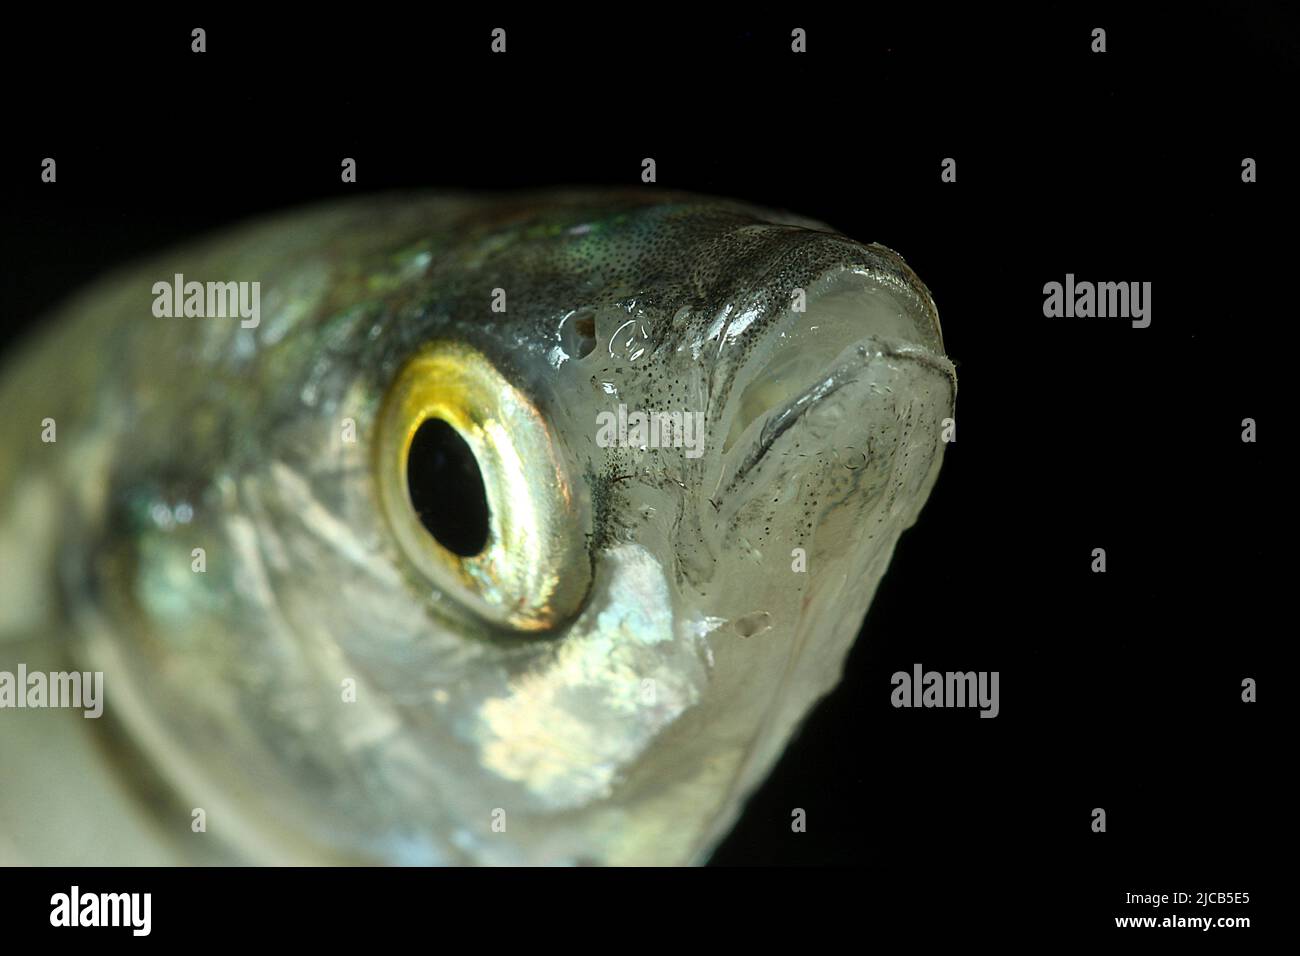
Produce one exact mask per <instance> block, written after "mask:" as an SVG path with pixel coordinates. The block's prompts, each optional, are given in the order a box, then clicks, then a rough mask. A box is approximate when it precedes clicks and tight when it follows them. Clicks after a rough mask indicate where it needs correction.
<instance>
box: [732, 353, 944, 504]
mask: <svg viewBox="0 0 1300 956" xmlns="http://www.w3.org/2000/svg"><path fill="white" fill-rule="evenodd" d="M849 352H851V353H852V355H853V358H851V359H849V360H843V355H844V354H846V353H849ZM846 353H841V360H840V361H838V362H837V363H836V364H835V365H834V366H833V367H832V368H831V369H830V370H828V371H827V372H826V373H825V375H823V376H821V377H819V379H818V380H817V381H815V382H813V384H811V385H809V386H808V387H807V388H806V389H804V391H803V392H801V393H800V394H799V395H798V396H797V397H795V398H794V399H791V400H790V401H788V402H786V403H785V404H784V405H783V406H781V407H780V409H779V410H777V411H775V412H771V413H769V414H768V416H767V418H766V421H764V423H763V428H762V430H761V431H760V432H759V438H758V441H757V442H755V443H753V444H752V445H751V446H750V447H749V450H748V453H747V454H746V455H745V457H744V458H742V459H741V461H740V464H739V465H737V466H736V469H735V471H734V472H733V473H732V474H731V477H730V479H729V480H728V481H727V482H726V483H727V484H728V485H730V484H733V483H735V482H737V481H742V480H744V478H745V476H746V475H747V474H748V473H749V471H750V470H751V469H752V468H753V467H754V466H756V465H757V464H758V463H759V462H760V461H761V460H762V459H763V456H765V455H766V454H767V453H768V451H769V450H770V449H771V448H772V446H773V445H774V444H775V443H776V440H777V439H778V438H780V437H781V436H782V435H784V434H785V433H786V432H787V431H789V430H790V429H791V428H792V427H794V425H795V424H797V423H798V422H799V421H800V420H801V419H802V418H803V417H804V416H805V415H807V414H808V413H809V412H810V411H812V410H813V409H814V408H816V407H817V406H818V405H820V404H822V403H823V402H825V401H826V400H827V399H828V398H829V397H830V396H832V395H834V394H835V393H836V392H838V391H840V390H841V389H843V388H846V387H848V386H850V385H853V384H855V383H856V382H858V381H860V380H861V377H862V373H863V372H864V371H866V370H867V369H868V368H869V367H870V366H871V365H872V364H873V363H875V362H877V361H880V360H888V359H893V360H899V361H906V362H915V363H917V364H919V365H922V366H925V367H927V368H930V369H933V370H935V371H937V372H940V373H942V374H943V375H944V376H946V377H947V379H948V382H949V384H950V385H951V387H952V394H953V399H954V401H955V400H956V396H957V371H956V368H955V367H954V365H953V363H952V361H951V360H949V359H948V357H947V356H945V355H938V354H935V353H934V352H932V351H930V350H929V349H927V348H925V347H924V346H920V345H915V344H912V343H908V342H895V341H890V340H887V339H880V338H877V337H876V336H866V337H864V338H862V339H860V340H859V341H858V342H856V343H855V344H853V345H851V346H850V347H849V349H848V350H846Z"/></svg>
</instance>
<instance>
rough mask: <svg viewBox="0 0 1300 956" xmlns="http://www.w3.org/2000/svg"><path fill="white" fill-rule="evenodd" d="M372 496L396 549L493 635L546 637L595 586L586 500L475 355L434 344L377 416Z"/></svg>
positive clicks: (542, 431) (525, 404)
mask: <svg viewBox="0 0 1300 956" xmlns="http://www.w3.org/2000/svg"><path fill="white" fill-rule="evenodd" d="M375 467H376V484H377V488H378V492H379V498H380V503H381V507H382V508H383V511H384V514H385V517H386V518H387V520H388V524H389V527H390V528H391V529H392V531H393V534H394V537H395V538H396V539H397V543H398V546H399V549H400V550H401V552H402V553H403V555H404V556H405V558H406V559H407V560H408V561H409V562H410V564H411V565H413V566H414V569H415V571H416V572H417V573H419V574H421V575H423V576H424V577H425V578H426V579H427V580H428V582H429V583H430V584H432V585H433V587H434V588H435V589H436V591H437V592H438V593H439V595H444V596H448V597H450V598H452V599H453V601H454V603H455V604H456V606H457V607H458V608H460V609H462V610H468V611H469V612H471V613H472V614H474V615H476V616H477V617H478V618H480V619H481V620H483V621H484V622H485V623H487V624H489V625H495V626H498V627H502V628H505V629H509V630H515V631H544V630H547V629H550V628H553V627H555V626H557V625H559V624H561V623H563V622H564V621H565V620H567V619H569V618H571V617H572V616H574V615H575V614H576V613H577V612H578V610H579V608H580V606H581V604H582V600H583V598H584V597H585V596H586V593H587V590H588V587H589V585H590V583H591V564H590V558H589V557H588V555H587V551H586V536H585V530H586V522H585V520H584V517H585V516H584V514H583V506H582V504H581V502H580V501H579V496H577V495H575V494H574V490H573V485H572V482H571V481H570V478H569V475H568V473H567V470H566V468H565V465H564V460H563V456H562V455H561V454H560V450H559V448H558V446H557V444H556V442H555V438H554V435H553V433H552V431H551V429H550V428H549V427H548V425H547V422H546V419H545V417H544V415H543V414H542V412H541V411H540V410H539V409H538V408H537V406H536V405H535V404H534V403H533V402H532V401H531V400H530V399H529V398H528V397H527V396H526V395H525V394H524V393H523V392H521V391H520V390H519V389H517V388H515V387H514V385H513V384H511V382H510V381H509V380H508V379H506V378H505V376H503V375H502V374H501V373H500V372H499V371H498V370H497V369H496V367H495V366H494V365H493V364H492V363H491V362H490V361H489V360H488V359H487V358H486V357H485V356H484V355H483V354H482V353H481V352H479V351H477V350H475V349H473V348H470V347H469V346H466V345H464V344H460V343H452V342H437V343H433V344H432V345H430V346H428V347H427V348H425V349H424V350H423V351H421V352H420V353H418V354H417V355H415V356H414V357H413V358H412V359H411V360H410V361H408V362H407V364H406V365H405V366H404V367H403V368H402V370H401V371H400V372H399V373H398V375H397V377H396V379H395V380H394V382H393V385H392V387H391V388H390V390H389V393H388V395H387V396H386V397H385V399H384V403H383V406H382V408H381V410H380V417H379V432H378V441H377V442H376V461H375Z"/></svg>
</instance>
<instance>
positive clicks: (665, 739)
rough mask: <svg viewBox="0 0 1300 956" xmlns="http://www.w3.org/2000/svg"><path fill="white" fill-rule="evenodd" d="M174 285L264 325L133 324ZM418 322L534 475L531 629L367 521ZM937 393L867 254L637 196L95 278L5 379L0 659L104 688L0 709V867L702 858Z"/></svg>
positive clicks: (829, 666) (372, 204) (879, 555)
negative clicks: (480, 603)
mask: <svg viewBox="0 0 1300 956" xmlns="http://www.w3.org/2000/svg"><path fill="white" fill-rule="evenodd" d="M175 273H182V274H183V275H185V276H186V278H187V279H189V278H193V279H197V280H200V281H203V280H221V281H231V280H234V281H252V280H257V281H260V282H261V305H262V314H261V321H260V323H259V325H258V326H257V327H256V328H241V326H240V323H239V321H238V320H231V319H220V318H203V319H200V318H190V319H183V318H176V319H159V318H155V317H154V316H153V315H152V314H151V313H150V304H151V303H152V301H153V294H152V292H151V287H152V285H153V283H154V282H157V281H159V280H170V279H171V277H172V276H173V274H175ZM495 290H504V293H505V301H506V310H505V311H504V312H495V311H493V309H492V304H493V301H494V294H495ZM800 290H802V295H800ZM800 306H804V307H805V308H804V310H803V311H800V310H799V308H800ZM580 319H581V320H584V321H583V322H582V323H579V320H580ZM587 319H590V320H592V325H591V326H588V325H587V324H586V322H585V320H587ZM587 328H594V335H592V336H591V338H592V339H594V343H593V342H591V341H586V342H584V341H583V340H584V338H585V336H584V335H583V334H582V333H581V332H580V331H578V330H579V329H587ZM434 340H445V341H452V342H456V343H463V344H464V345H466V346H469V347H470V348H472V349H473V350H476V351H477V353H479V354H481V355H482V356H484V357H485V358H486V359H487V361H488V362H489V363H491V365H492V366H493V367H494V368H495V369H496V370H497V372H499V374H500V375H501V376H503V377H504V378H505V379H506V380H508V381H509V382H510V383H511V384H512V385H513V387H514V388H515V389H518V391H519V392H520V393H521V394H522V395H524V396H526V397H527V400H528V401H530V402H531V403H532V406H533V408H534V409H535V410H536V413H537V415H538V419H539V421H541V422H543V423H544V426H545V442H546V448H547V451H548V454H549V455H550V456H551V457H553V458H554V459H555V461H557V462H559V466H558V467H559V468H560V472H561V478H562V479H563V480H564V481H565V482H567V487H568V488H570V489H571V492H572V493H571V494H570V495H569V496H568V499H566V500H567V504H566V510H565V512H564V514H563V515H559V514H556V513H550V514H539V515H537V516H536V520H537V521H538V522H540V523H542V524H544V525H546V526H548V527H553V528H555V529H556V530H555V532H554V533H556V534H560V533H563V532H565V529H568V530H569V531H572V530H573V527H574V526H575V525H576V527H577V528H578V529H579V530H580V531H581V534H582V540H583V541H584V542H585V545H584V546H583V548H582V549H581V550H580V551H579V552H578V553H577V554H576V555H574V556H572V557H566V558H565V559H564V563H565V564H566V566H565V567H557V568H555V569H554V571H555V575H556V576H557V577H559V578H562V579H570V576H571V577H572V579H574V580H578V579H580V580H583V581H584V582H587V583H586V591H585V595H584V596H583V598H582V600H581V603H580V604H579V605H578V606H577V607H576V608H575V609H574V611H573V613H571V614H568V615H566V616H565V617H564V619H563V620H562V621H560V622H559V623H558V624H556V625H555V626H554V627H551V628H549V629H548V630H546V631H545V632H543V633H522V632H521V633H511V632H510V631H509V629H508V628H506V629H503V628H502V627H500V626H498V625H489V624H488V623H487V622H479V621H477V620H476V618H475V616H474V615H473V614H471V613H466V611H465V607H466V604H465V602H464V601H463V600H461V596H458V595H457V594H455V593H447V592H446V591H445V590H443V589H441V588H439V587H438V586H436V585H435V584H434V583H433V582H431V581H430V580H429V579H428V577H427V576H426V575H425V574H423V573H421V572H420V570H419V568H418V567H417V566H416V564H415V563H413V562H412V561H411V559H410V556H409V554H408V553H406V552H405V551H404V550H403V548H402V547H401V546H399V544H398V539H397V536H395V535H394V533H393V527H392V524H391V515H386V514H385V511H384V508H383V507H381V505H380V502H379V496H378V494H377V492H376V474H375V467H376V466H375V462H376V460H377V459H376V454H375V448H376V443H377V442H378V440H379V434H378V433H379V430H380V427H381V426H380V422H381V413H382V409H383V407H384V399H385V395H386V394H387V393H388V391H389V389H390V387H391V385H392V383H393V381H394V379H395V378H396V377H397V376H398V375H399V374H400V371H401V370H402V368H403V367H404V366H406V365H407V363H408V362H409V361H410V360H411V358H412V356H414V355H416V354H418V353H419V352H420V350H421V349H423V348H425V347H427V345H428V343H430V342H431V341H434ZM593 344H594V348H592V350H591V351H590V352H589V354H585V355H584V354H582V353H584V351H585V349H586V348H587V347H588V346H590V345H593ZM955 389H956V379H955V375H954V373H953V369H952V366H951V364H950V363H949V362H948V361H947V359H946V358H945V357H944V354H943V346H942V339H941V336H940V332H939V324H938V316H937V313H936V311H935V309H934V305H933V302H932V301H931V299H930V296H929V294H928V292H927V291H926V290H925V288H924V286H923V285H922V284H921V283H920V281H919V280H918V279H917V278H916V277H915V275H913V274H912V272H911V271H910V270H909V269H908V268H907V267H906V266H905V265H904V264H903V263H902V260H901V259H899V258H898V257H897V256H896V255H895V254H893V253H892V252H890V251H889V250H887V249H885V248H883V247H881V246H864V245H862V244H859V243H856V242H853V241H851V240H849V239H846V238H844V237H842V236H839V235H837V234H835V233H833V232H831V231H829V230H827V229H826V227H823V226H819V225H818V224H816V223H810V222H808V221H805V220H802V219H798V218H796V217H791V216H785V215H781V214H777V213H773V212H770V211H766V210H761V209H755V208H752V207H748V206H744V205H740V204H736V203H731V202H725V201H720V200H712V199H704V198H699V197H692V196H684V195H673V194H670V193H664V192H658V191H652V190H642V191H635V192H626V193H611V192H607V191H606V192H590V193H582V192H574V193H550V194H545V195H527V196H509V197H495V198H491V197H489V198H484V197H478V198H465V197H447V196H437V195H428V194H417V195H407V196H394V197H385V198H379V199H376V198H373V197H372V198H368V199H364V200H361V201H357V202H351V203H346V204H341V205H333V206H330V207H326V208H323V209H319V210H312V211H307V212H303V213H295V214H291V215H288V216H284V217H281V218H278V219H275V220H271V221H269V222H266V223H264V224H258V225H254V226H252V227H248V228H245V229H241V230H237V231H234V232H231V233H228V234H226V235H224V236H221V237H218V238H216V239H215V240H213V241H211V242H208V243H205V244H202V245H199V246H196V247H194V248H192V249H188V250H184V251H180V252H177V253H175V254H172V255H168V256H166V257H163V258H161V259H160V260H158V261H157V262H154V263H152V264H149V265H148V266H146V267H144V268H141V269H137V270H135V271H132V272H130V273H126V274H123V275H121V276H118V277H114V278H112V279H110V280H107V281H106V282H103V283H100V284H99V285H97V286H95V287H93V288H91V289H89V290H87V291H86V292H85V293H84V294H82V295H81V296H79V297H78V298H76V299H75V300H73V301H72V302H71V303H70V304H69V306H68V307H67V309H66V314H65V315H63V316H60V317H58V318H57V319H56V320H53V321H52V322H51V323H50V331H49V333H48V334H47V335H46V336H45V337H44V338H43V339H40V340H38V341H37V342H35V343H33V345H32V346H31V347H30V348H29V350H28V352H27V353H26V354H25V355H23V356H20V357H19V360H18V361H17V362H15V363H14V364H12V365H11V366H10V367H9V368H8V369H6V374H5V376H4V378H3V380H0V402H2V403H3V407H5V408H6V409H7V410H8V414H7V415H6V416H5V417H4V418H3V419H0V440H2V441H3V445H2V446H0V447H4V448H6V449H8V450H10V454H9V455H8V456H7V457H6V459H5V460H4V462H3V465H2V466H0V558H4V559H5V564H6V572H8V570H9V568H10V567H16V566H17V564H18V563H19V562H17V561H12V560H11V558H12V557H14V556H21V558H22V560H21V565H22V570H21V572H19V573H15V574H13V575H9V574H8V573H6V580H5V581H4V583H2V584H0V606H3V607H4V608H5V609H4V610H2V611H0V670H5V669H8V670H13V669H14V667H15V666H16V663H17V662H18V661H24V662H26V663H27V664H28V667H29V668H31V669H35V668H37V667H44V668H45V669H47V670H48V669H61V668H65V667H66V668H76V669H79V670H102V671H104V672H105V685H106V688H107V704H106V709H105V718H104V719H103V720H100V721H86V720H83V719H81V718H80V717H79V716H73V715H72V714H71V713H69V712H66V711H53V710H50V711H27V712H8V713H5V714H0V753H4V754H5V755H6V763H9V764H10V765H11V767H12V768H13V769H12V772H13V774H14V780H15V781H20V782H19V783H16V785H15V786H13V787H9V788H7V789H6V791H5V793H4V794H0V833H8V834H9V839H10V843H11V846H9V847H8V849H6V847H5V845H4V843H3V841H0V862H6V861H10V860H12V859H23V860H27V861H31V862H40V863H87V862H93V863H131V862H209V861H227V860H245V861H251V862H275V863H298V862H305V863H315V862H351V861H357V862H395V863H439V864H444V863H445V864H460V863H507V864H509V863H545V864H565V863H598V864H605V863H613V864H623V863H642V864H673V863H686V862H697V861H700V860H702V859H704V858H706V857H707V854H708V852H709V851H710V850H711V849H712V847H713V846H714V845H715V844H716V843H717V841H718V840H720V839H721V838H722V837H723V836H725V834H726V832H727V830H728V829H729V827H730V826H731V825H732V823H733V822H734V820H735V817H736V816H737V814H738V813H739V811H740V808H741V806H742V804H743V800H744V798H745V797H746V796H747V795H748V793H749V792H750V791H752V789H753V788H754V787H755V786H756V785H757V784H758V783H759V782H760V781H761V780H762V779H763V777H764V776H765V775H766V773H767V772H768V770H769V769H770V767H771V765H772V763H773V762H774V761H775V760H776V759H777V757H778V756H779V755H780V753H781V751H782V749H783V748H784V746H785V744H786V743H787V741H788V740H789V738H790V736H791V735H792V733H793V732H794V731H795V729H796V727H797V725H798V723H799V721H800V720H801V719H802V718H803V717H804V716H805V715H806V713H807V712H808V710H809V708H810V707H811V706H812V705H813V704H814V703H815V702H816V700H817V699H818V698H819V697H821V696H822V695H824V694H825V693H826V692H827V691H829V690H830V689H831V688H832V687H833V686H834V684H835V683H836V682H837V681H838V679H839V675H840V671H841V668H842V665H843V660H844V657H845V655H846V653H847V650H848V648H849V646H850V645H851V644H852V641H853V640H854V638H855V637H856V635H857V633H858V630H859V628H860V626H861V622H862V620H863V617H864V615H865V614H866V611H867V608H868V606H869V605H870V602H871V599H872V596H873V594H874V591H875V588H876V585H877V583H878V582H879V580H880V578H881V576H882V575H883V574H884V571H885V568H886V566H887V565H888V562H889V559H890V556H891V554H892V552H893V548H894V544H895V542H896V541H897V538H898V535H899V534H900V533H901V532H902V531H903V530H904V529H905V528H906V527H908V526H909V525H910V524H911V523H912V522H913V521H914V520H915V517H916V514H917V512H918V511H919V509H920V508H921V506H922V505H923V504H924V502H925V499H926V497H927V496H928V494H929V491H930V488H931V487H932V485H933V483H934V480H935V477H936V475H937V473H938V469H939V467H940V463H941V458H942V448H943V441H942V439H941V430H942V423H943V420H944V419H945V418H949V417H950V416H951V415H952V413H953V401H954V395H955ZM619 404H623V405H625V406H627V407H628V408H630V409H639V410H642V411H645V412H656V411H660V412H674V411H678V412H699V413H702V414H703V416H704V422H705V440H704V443H703V446H702V454H700V455H699V456H698V457H694V456H691V455H688V454H687V451H688V449H686V448H683V447H646V448H639V447H603V446H602V444H601V443H598V441H597V433H598V415H599V414H600V413H601V412H604V411H614V410H616V409H617V407H618V405H619ZM46 417H51V418H54V419H55V420H56V421H57V422H58V442H57V444H54V445H47V444H42V443H41V442H40V436H39V430H38V428H37V427H36V426H35V425H34V424H33V423H38V422H40V421H41V420H42V419H44V418H46ZM347 420H351V421H352V422H354V423H355V435H356V441H355V442H348V441H344V440H342V439H341V438H340V435H341V431H340V425H341V423H343V422H345V421H347ZM520 447H521V448H529V447H532V446H529V445H528V444H527V443H524V442H522V441H521V442H520ZM521 457H525V456H524V453H522V452H521ZM534 465H535V463H534V462H532V461H530V460H523V461H522V468H523V469H524V471H526V472H529V473H531V470H532V468H533V467H534ZM182 505H183V506H184V508H182V507H181V506H182ZM498 505H500V502H498ZM182 517H183V518H184V519H185V520H183V521H182V520H181V518H182ZM195 547H203V548H204V549H205V552H206V560H207V569H206V571H205V572H204V573H195V572H194V571H193V570H192V557H191V555H192V549H193V548H195ZM546 553H550V554H554V553H559V554H569V553H570V552H568V551H564V550H563V549H552V550H551V551H548V552H546ZM530 557H534V556H533V555H530V554H529V553H522V554H516V555H513V556H512V557H510V558H509V560H519V561H528V560H529V559H530ZM801 565H802V566H801ZM912 573H918V571H917V569H913V570H912ZM344 681H353V682H354V686H355V688H356V698H355V700H354V701H346V700H344V699H342V697H343V695H341V694H340V686H341V685H342V684H343V682H344ZM101 744H106V745H107V746H101ZM38 768H40V769H38ZM6 769H7V770H8V768H6ZM42 775H44V776H45V778H46V780H47V781H48V779H49V778H50V777H51V776H53V777H56V778H59V777H67V778H69V779H73V778H75V779H77V780H80V781H84V782H85V783H84V792H85V796H84V798H79V797H78V796H76V795H75V794H74V795H63V796H60V797H59V798H58V799H53V800H50V799H42V797H41V796H40V794H41V793H42V792H43V788H37V787H34V786H32V785H29V784H28V783H22V782H21V781H28V782H30V781H31V780H34V779H36V778H38V777H40V776H42ZM96 788H98V791H99V792H98V794H95V789H96ZM73 789H74V790H75V789H77V788H73ZM92 795H93V796H92ZM194 808H202V809H203V810H204V811H205V815H206V818H207V819H208V820H209V821H210V823H209V827H208V832H206V833H204V834H202V835H195V834H194V833H193V832H192V830H191V818H192V811H193V809H194ZM109 829H111V830H112V832H113V834H114V836H112V837H110V838H107V839H104V838H102V837H98V836H97V835H101V834H103V833H105V832H106V831H107V830H109ZM5 857H8V858H9V859H8V860H6V859H4V858H5Z"/></svg>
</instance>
